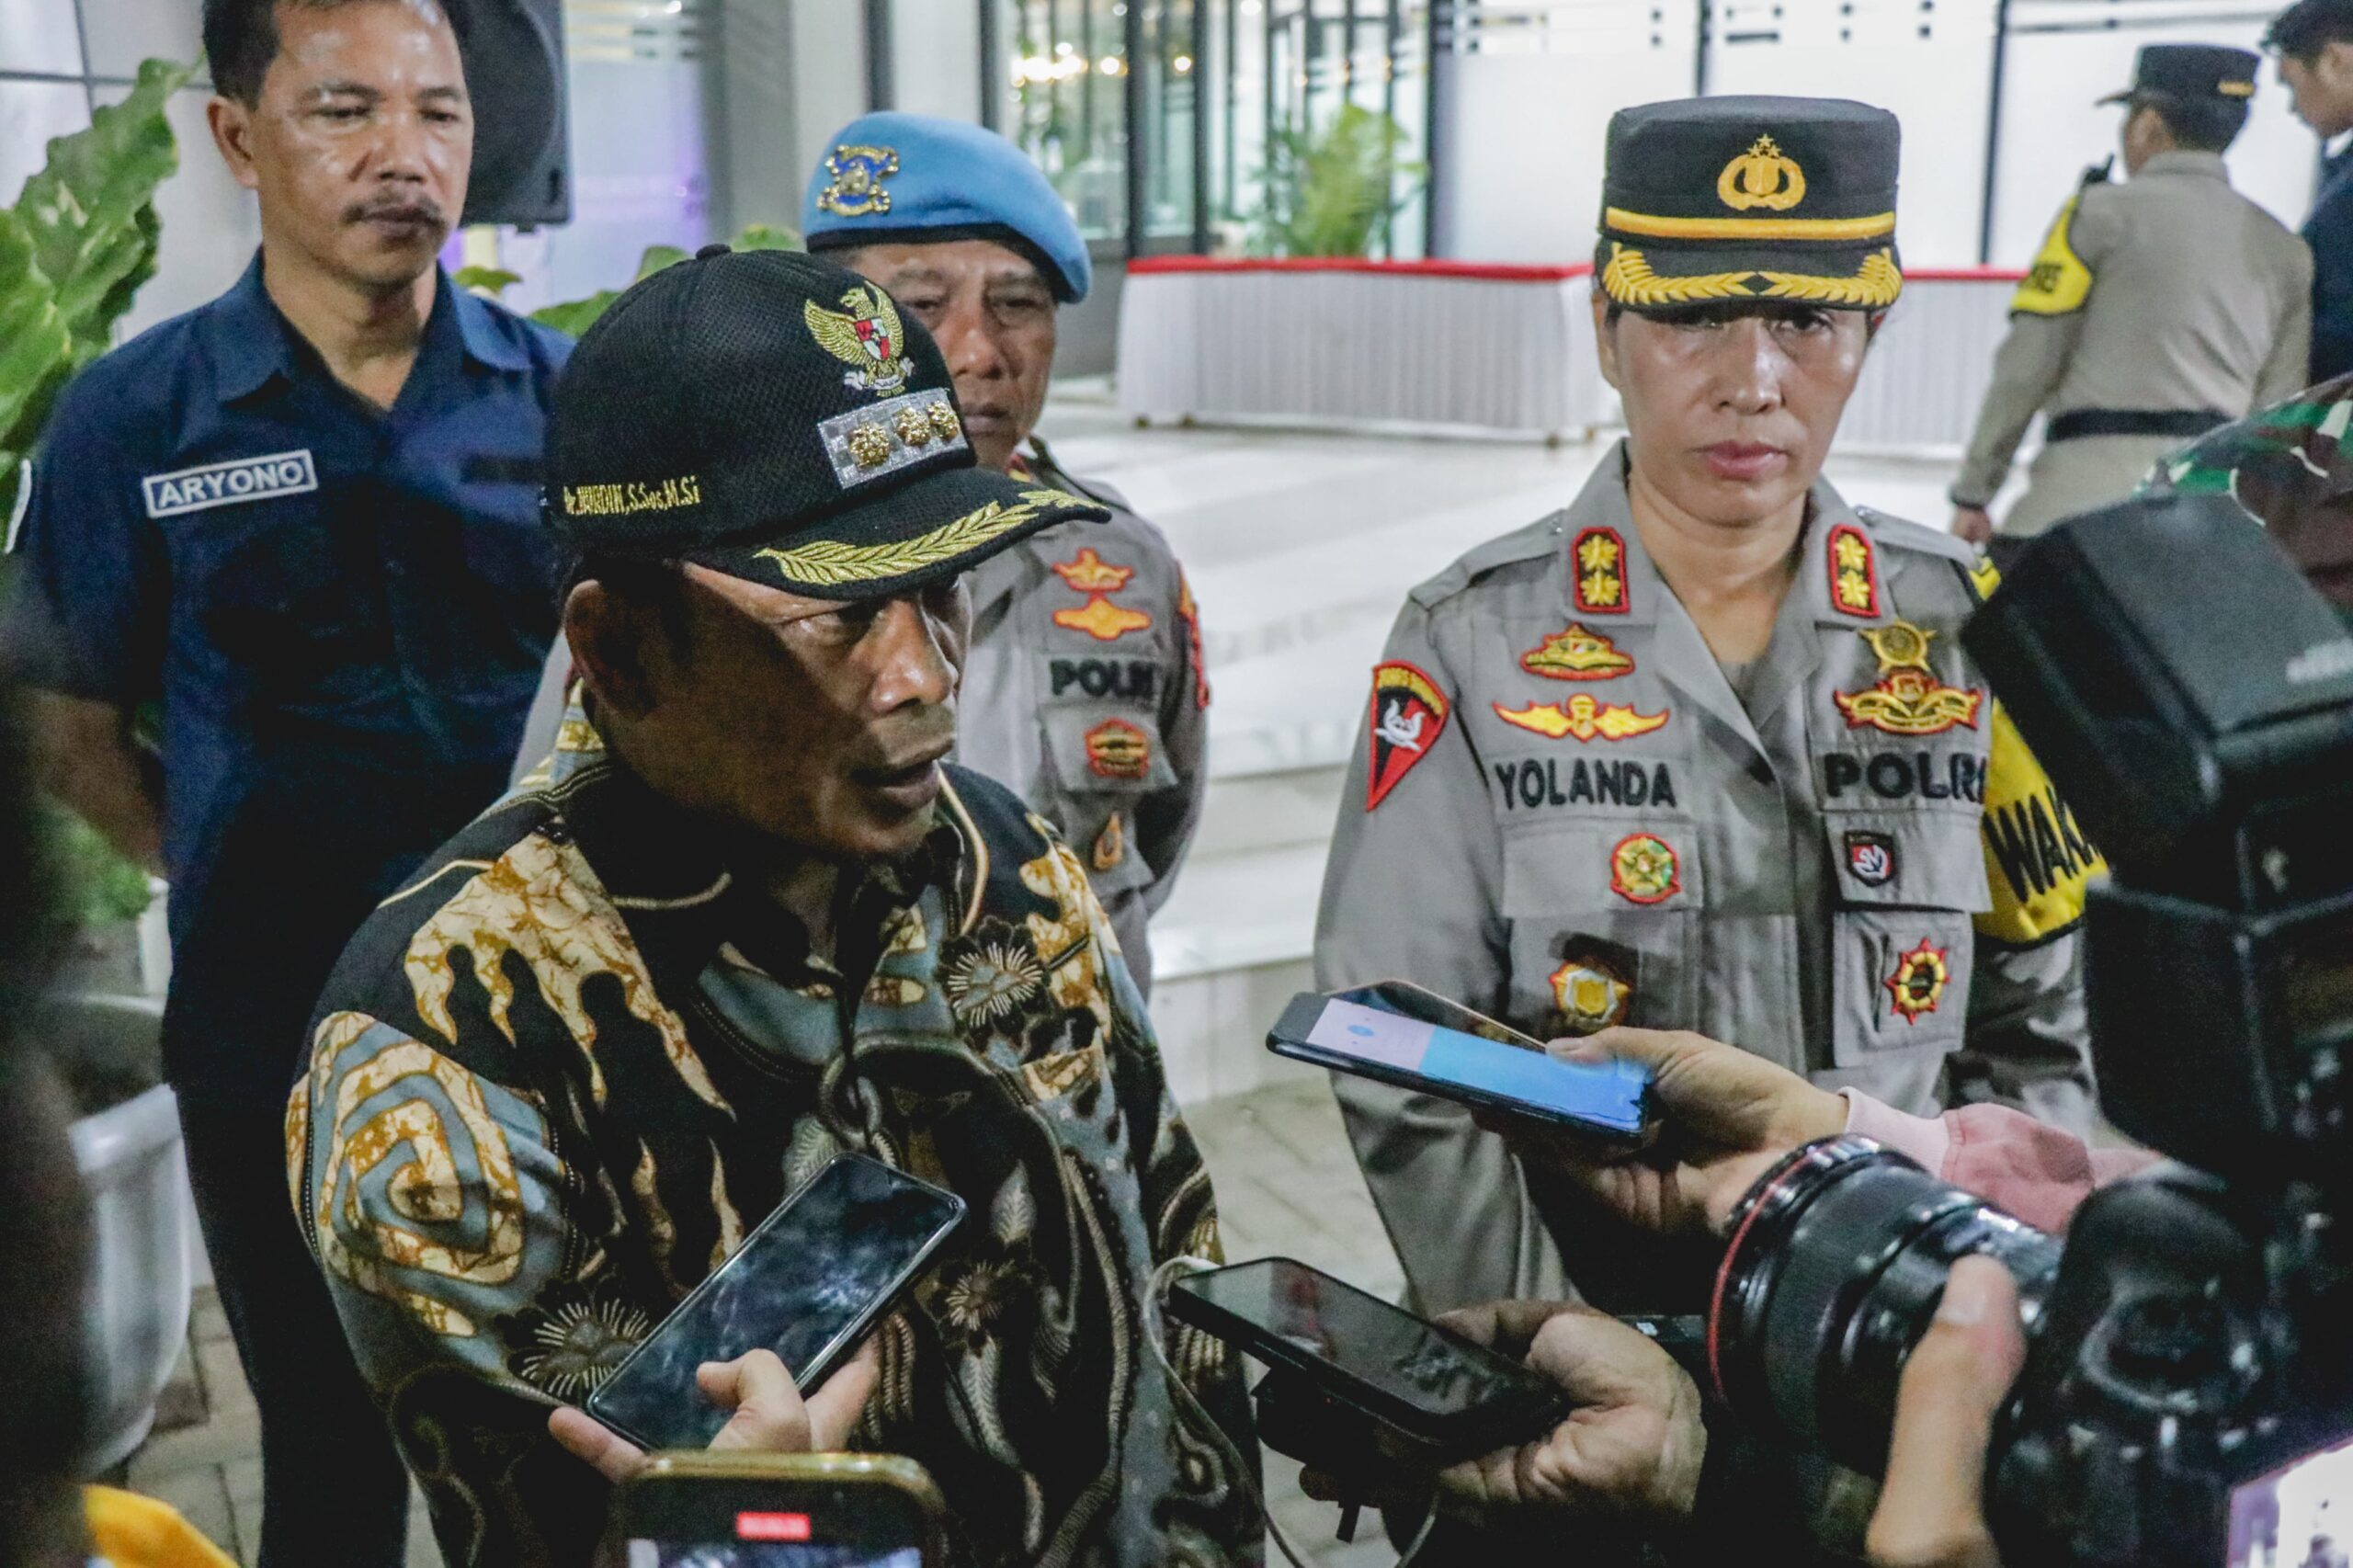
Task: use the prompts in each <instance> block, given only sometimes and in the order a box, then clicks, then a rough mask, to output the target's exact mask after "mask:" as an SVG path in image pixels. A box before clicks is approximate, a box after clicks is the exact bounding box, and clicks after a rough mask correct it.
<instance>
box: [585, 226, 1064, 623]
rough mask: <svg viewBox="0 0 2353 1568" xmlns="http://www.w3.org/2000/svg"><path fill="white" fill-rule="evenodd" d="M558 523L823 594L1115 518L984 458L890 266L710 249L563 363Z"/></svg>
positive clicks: (633, 299)
mask: <svg viewBox="0 0 2353 1568" xmlns="http://www.w3.org/2000/svg"><path fill="white" fill-rule="evenodd" d="M542 510H543V512H544V513H545V516H546V517H547V520H548V525H549V527H550V528H552V529H553V530H554V531H555V533H556V534H557V535H558V536H559V537H560V538H562V539H563V541H564V542H565V543H567V544H569V545H571V546H573V547H574V549H577V550H581V551H590V552H594V553H598V554H605V555H618V556H624V557H634V558H639V559H675V560H682V561H690V562H696V563H697V564H699V565H703V566H709V567H710V568H712V569H713V570H715V571H720V572H725V573H727V574H730V575H732V576H736V577H741V578H743V579H744V580H745V582H748V583H757V584H759V585H762V586H763V587H770V588H783V589H787V590H789V591H790V592H792V593H796V594H806V595H809V596H811V597H816V598H826V599H865V598H879V597H884V596H887V595H892V594H897V593H903V592H904V591H906V590H907V589H910V588H915V587H920V586H923V585H926V584H928V583H935V582H938V581H939V580H940V579H942V578H946V577H952V576H954V575H956V574H959V573H961V572H964V571H968V570H970V569H971V568H972V567H973V566H975V565H977V564H979V563H980V562H983V561H984V560H986V559H987V558H988V557H990V556H992V555H995V554H996V553H997V552H998V551H1002V550H1004V549H1006V547H1007V546H1009V545H1012V544H1014V543H1017V542H1018V541H1019V540H1023V539H1026V538H1027V537H1029V535H1030V534H1033V533H1036V532H1038V531H1039V530H1040V529H1042V528H1051V527H1053V526H1054V525H1055V524H1057V523H1063V522H1069V521H1072V520H1074V519H1081V518H1083V519H1086V520H1088V521H1093V522H1101V521H1103V520H1105V519H1106V518H1108V517H1109V516H1110V514H1109V513H1108V512H1106V511H1105V510H1104V509H1103V508H1102V507H1100V506H1096V505H1095V504H1094V503H1093V502H1091V501H1087V500H1085V499H1083V498H1081V497H1079V496H1076V495H1072V494H1066V493H1065V492H1063V491H1060V490H1055V489H1052V488H1051V487H1049V486H1047V485H1044V484H1040V483H1036V482H1035V481H1021V480H1015V479H1010V478H1007V477H1006V475H1004V474H1000V473H995V472H990V471H988V470H986V469H983V468H980V467H978V466H976V465H975V461H974V459H973V456H972V446H971V444H970V443H969V442H967V441H966V440H965V438H964V427H963V416H962V414H961V411H960V410H959V409H958V408H957V406H956V394H955V392H954V390H953V388H952V387H951V385H950V384H949V373H948V365H947V362H946V361H945V360H944V359H943V358H941V357H940V353H939V349H938V347H937V346H936V345H935V344H934V343H933V342H932V340H931V335H930V334H929V333H927V332H926V331H925V330H924V328H923V324H921V323H920V322H917V321H915V320H913V319H911V318H908V317H905V316H903V315H902V314H901V313H900V312H899V309H898V306H897V305H896V304H895V303H893V301H892V299H891V296H890V295H889V294H887V293H885V292H884V291H883V290H882V289H881V286H880V285H879V284H873V283H869V282H867V281H866V280H865V279H864V278H860V277H858V274H856V273H854V272H850V271H847V270H845V269H844V268H842V267H837V266H835V265H834V264H833V263H831V262H828V261H823V260H820V259H818V258H817V257H814V256H802V255H799V254H797V253H793V252H787V251H746V252H742V253H733V252H730V251H729V250H728V249H727V248H726V247H725V246H724V245H711V246H707V247H705V249H704V250H703V251H702V253H701V254H699V255H698V256H696V257H695V258H694V259H693V260H691V261H686V262H681V263H679V264H678V265H676V266H675V267H665V268H664V269H663V270H662V271H660V272H657V273H655V274H654V275H653V276H652V277H650V278H645V279H643V280H642V281H641V282H639V283H637V284H635V285H633V286H632V287H631V289H630V290H628V291H627V292H626V293H624V294H622V295H621V297H620V299H619V300H617V301H614V302H613V305H612V307H611V308H610V309H609V310H608V311H607V312H605V313H604V315H603V316H601V317H600V318H598V320H597V324H596V325H594V326H592V327H590V328H589V329H588V331H587V332H586V334H585V335H583V336H582V337H581V339H580V342H579V345H578V347H575V348H574V350H573V354H572V358H571V361H570V363H568V364H567V365H566V366H565V367H564V371H563V375H562V376H561V377H560V378H559V379H558V380H557V382H556V389H555V408H554V411H553V414H552V416H551V419H550V421H549V429H548V455H547V492H546V497H545V501H544V503H543V506H542Z"/></svg>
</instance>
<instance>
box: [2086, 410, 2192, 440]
mask: <svg viewBox="0 0 2353 1568" xmlns="http://www.w3.org/2000/svg"><path fill="white" fill-rule="evenodd" d="M2230 422H2231V416H2230V415H2227V414H2224V413H2222V412H2221V411H2220V410H2217V409H2211V408H2078V409H2075V410H2074V411H2072V412H2070V413H2066V414H2062V415H2058V416H2057V417H2056V418H2054V419H2052V421H2051V426H2050V428H2049V429H2047V430H2045V431H2043V433H2042V438H2043V439H2044V440H2045V441H2075V440H2081V439H2082V438H2083V437H2086V436H2169V437H2173V438H2174V439H2176V440H2179V441H2187V440H2188V439H2190V438H2191V437H2195V436H2203V435H2204V434H2206V432H2207V431H2209V430H2211V429H2213V428H2214V427H2215V426H2221V425H2228V424H2229V423H2230Z"/></svg>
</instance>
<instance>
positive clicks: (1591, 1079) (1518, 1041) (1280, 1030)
mask: <svg viewBox="0 0 2353 1568" xmlns="http://www.w3.org/2000/svg"><path fill="white" fill-rule="evenodd" d="M1411 993H1418V995H1415V994H1411ZM1433 1004H1435V1005H1436V1006H1433ZM1407 1007H1412V1008H1413V1009H1415V1012H1414V1013H1413V1014H1409V1013H1408V1012H1406V1011H1405V1010H1404V1009H1405V1008H1407ZM1449 1009H1450V1010H1451V1012H1452V1014H1453V1015H1454V1016H1453V1017H1452V1018H1451V1021H1450V1022H1438V1021H1434V1018H1433V1017H1432V1016H1431V1015H1434V1014H1435V1015H1437V1016H1438V1017H1447V1016H1448V1010H1449ZM1416 1015H1418V1016H1416ZM1457 1025H1468V1026H1469V1027H1456V1026H1457ZM1474 1031H1475V1032H1474ZM1267 1050H1269V1051H1273V1052H1275V1053H1276V1054H1277V1055H1279V1056H1289V1057H1291V1058H1294V1059H1295V1060H1297V1061H1301V1062H1313V1063H1314V1064H1316V1065H1317V1066H1319V1067H1328V1068H1331V1069H1332V1070H1333V1071H1335V1072H1338V1073H1348V1074H1354V1075H1356V1076H1358V1077H1360V1078H1371V1079H1374V1080H1376V1081H1377V1082H1380V1083H1383V1084H1393V1085H1397V1086H1398V1087H1399V1088H1403V1089H1412V1090H1414V1091H1415V1092H1416V1093H1418V1094H1426V1095H1431V1096H1436V1097H1438V1098H1439V1099H1445V1100H1452V1101H1454V1102H1455V1103H1457V1104H1458V1105H1465V1106H1469V1107H1471V1108H1473V1109H1478V1110H1492V1111H1499V1112H1502V1113H1504V1114H1506V1115H1511V1116H1521V1117H1527V1118H1529V1119H1533V1120H1536V1121H1541V1122H1545V1123H1547V1124H1549V1125H1552V1126H1554V1127H1560V1128H1565V1129H1567V1130H1569V1131H1574V1132H1577V1133H1579V1134H1582V1135H1584V1136H1586V1137H1587V1138H1590V1139H1592V1140H1594V1141H1595V1142H1598V1143H1601V1144H1604V1145H1606V1146H1608V1147H1609V1148H1611V1149H1615V1150H1625V1151H1631V1150H1634V1149H1639V1148H1642V1147H1643V1146H1644V1145H1645V1144H1647V1143H1648V1142H1650V1140H1651V1137H1652V1135H1653V1133H1654V1131H1656V1119H1655V1117H1654V1115H1653V1113H1652V1109H1651V1104H1650V1088H1651V1075H1650V1069H1649V1068H1647V1067H1644V1066H1643V1065H1642V1064H1641V1063H1639V1062H1597V1063H1586V1062H1562V1061H1559V1060H1557V1059H1556V1058H1554V1057H1552V1056H1551V1055H1550V1054H1548V1053H1547V1052H1546V1051H1545V1050H1544V1048H1543V1047H1542V1046H1540V1045H1538V1044H1537V1043H1536V1042H1535V1041H1534V1040H1529V1039H1528V1037H1526V1036H1525V1035H1522V1034H1519V1033H1518V1032H1517V1031H1516V1030H1513V1029H1510V1028H1506V1026H1504V1025H1502V1024H1498V1023H1495V1021H1494V1020H1493V1019H1491V1018H1486V1017H1481V1016H1480V1015H1479V1014H1476V1013H1472V1012H1471V1011H1470V1009H1468V1008H1465V1007H1462V1006H1461V1005H1460V1004H1457V1003H1451V1002H1447V1001H1445V1000H1444V999H1443V998H1441V997H1438V996H1434V995H1432V994H1430V993H1428V992H1426V991H1420V990H1419V988H1418V987H1412V986H1404V984H1403V983H1401V982H1395V981H1392V982H1387V983H1383V984H1382V985H1380V986H1368V987H1366V988H1364V989H1363V990H1361V991H1357V992H1340V993H1337V994H1333V995H1330V996H1324V995H1318V994H1315V993H1314V992H1312V991H1305V992H1302V993H1300V994H1298V995H1296V996H1294V997H1292V998H1291V1000H1290V1006H1287V1007H1285V1008H1284V1009H1283V1015H1282V1017H1280V1018H1279V1019H1278V1020H1277V1021H1276V1023H1275V1027H1274V1029H1273V1030H1272V1031H1271V1032H1270V1033H1269V1034H1268V1035H1267Z"/></svg>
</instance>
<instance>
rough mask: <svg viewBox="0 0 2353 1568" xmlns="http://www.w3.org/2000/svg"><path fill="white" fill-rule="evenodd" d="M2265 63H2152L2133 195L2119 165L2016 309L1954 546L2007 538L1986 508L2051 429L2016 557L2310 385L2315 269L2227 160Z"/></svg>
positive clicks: (2146, 60)
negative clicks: (2030, 429)
mask: <svg viewBox="0 0 2353 1568" xmlns="http://www.w3.org/2000/svg"><path fill="white" fill-rule="evenodd" d="M2257 64H2258V61H2257V59H2256V56H2255V55H2254V54H2252V53H2250V52H2248V51H2245V50H2243V49H2224V48H2220V47H2215V46H2211V45H2206V44H2174V43H2163V44H2151V45H2149V46H2148V47H2146V48H2144V49H2143V50H2142V51H2141V54H2140V60H2139V63H2138V66H2137V68H2136V69H2135V71H2134V73H2133V81H2132V85H2131V87H2129V88H2127V89H2126V90H2125V91H2123V92H2121V93H2118V94H2116V95H2114V96H2113V97H2109V98H2105V99H2102V100H2101V101H2102V102H2104V103H2120V104H2123V105H2124V106H2125V111H2124V127H2123V153H2124V169H2125V173H2126V174H2127V175H2128V176H2131V177H2130V178H2129V179H2128V180H2127V182H2126V183H2124V184H2122V185H2111V184H2109V181H2108V169H2107V165H2101V166H2100V167H2099V168H2098V169H2097V170H2095V171H2093V172H2092V173H2091V174H2090V175H2088V176H2086V178H2085V181H2084V185H2083V188H2082V189H2080V190H2079V191H2077V192H2076V193H2075V195H2074V196H2072V197H2070V198H2068V199H2067V201H2066V204H2065V205H2064V206H2063V207H2061V208H2060V210H2059V216H2058V218H2057V219H2056V220H2055V221H2054V222H2052V225H2051V232H2050V233H2049V234H2048V235H2047V236H2046V237H2045V238H2044V240H2043V242H2042V249H2041V251H2040V253H2039V254H2038V255H2037V256H2035V259H2034V264H2033V266H2032V267H2030V268H2029V271H2028V273H2027V276H2026V279H2025V281H2024V282H2022V283H2021V284H2020V285H2019V286H2018V293H2017V295H2016V296H2015V297H2014V298H2013V299H2012V301H2011V302H2010V331H2009V335H2008V336H2007V337H2006V338H2005V339H2004V340H2003V343H2002V347H2001V349H2000V351H1999V352H1998V354H1997V355H1996V356H1995V361H1994V381H1993V385H1992V386H1990V387H1988V388H1987V389H1986V392H1985V402H1984V407H1983V408H1982V409H1981V410H1980V412H1979V414H1978V416H1977V428H1976V431H1975V433H1974V434H1973V435H1972V437H1970V442H1969V450H1968V453H1967V455H1966V456H1965V458H1964V459H1963V460H1962V462H1961V474H1960V476H1959V477H1958V478H1957V479H1956V480H1955V481H1954V482H1953V486H1952V492H1951V499H1952V503H1953V508H1954V510H1953V522H1952V528H1953V532H1955V533H1956V534H1958V535H1960V536H1961V538H1962V539H1964V540H1968V541H1969V542H1971V543H1972V544H1977V545H1984V544H1985V543H1986V542H1987V541H1988V540H1989V539H1991V538H1992V537H1993V533H1994V523H1993V519H1992V517H1990V516H1989V515H1988V514H1987V512H1986V508H1987V507H1988V506H1991V505H1992V503H1993V500H1994V495H1995V492H1997V491H1999V490H2000V489H2001V488H2002V483H2003V481H2004V480H2005V479H2006V478H2007V477H2008V475H2009V471H2010V460H2011V457H2012V456H2013V454H2015V453H2016V452H2017V450H2018V442H2019V440H2020V439H2021V438H2022V437H2024V436H2025V434H2026V430H2027V426H2028V425H2029V422H2031V421H2032V419H2033V418H2034V416H2035V415H2036V414H2038V413H2040V414H2043V415H2048V416H2049V423H2048V425H2047V426H2046V427H2045V430H2044V434H2043V445H2042V450H2041V452H2040V455H2038V456H2037V457H2036V459H2035V460H2034V465H2033V468H2032V469H2031V471H2030V473H2029V484H2028V489H2027V493H2026V494H2025V495H2024V496H2023V497H2021V498H2020V499H2019V501H2018V504H2017V505H2016V506H2012V507H2011V508H2010V509H2009V512H2008V513H2007V515H2006V516H2005V517H2003V519H2002V524H2001V532H2002V535H2003V537H2004V538H2006V539H2023V538H2026V537H2029V536H2030V535H2033V534H2037V533H2040V532H2041V531H2042V530H2043V529H2044V528H2048V527H2050V526H2051V525H2052V523H2054V522H2057V521H2058V520H2059V519H2060V518H2062V517H2072V516H2074V515H2075V513H2078V512H2083V511H2087V510H2089V509H2090V508H2092V507H2094V506H2103V505H2105V504H2106V503H2108V502H2110V501H2114V500H2117V499H2120V497H2122V496H2125V495H2128V494H2131V491H2132V488H2133V486H2134V485H2135V484H2136V483H2139V481H2140V480H2141V478H2142V476H2143V475H2144V474H2145V473H2147V472H2148V471H2149V467H2150V465H2151V464H2152V463H2154V462H2155V461H2156V460H2157V459H2158V458H2160V457H2162V456H2164V455H2165V453H2166V452H2168V451H2170V450H2172V449H2174V448H2176V447H2178V446H2181V445H2183V444H2184V443H2186V442H2188V441H2190V440H2193V439H2195V438H2196V437H2199V436H2201V435H2203V434H2205V433H2206V432H2207V431H2209V430H2211V429H2213V428H2215V427H2216V426H2221V425H2223V424H2226V423H2228V422H2229V421H2231V420H2233V419H2236V418H2238V417H2239V416H2240V415H2244V414H2245V413H2246V411H2247V410H2248V409H2250V408H2256V407H2261V406H2263V405H2265V404H2268V403H2276V402H2278V401H2279V399H2281V398H2284V397H2286V396H2288V395H2289V394H2290V392H2294V391H2296V390H2297V389H2298V388H2299V387H2301V386H2302V385H2303V384H2304V354H2305V348H2306V347H2307V343H2308V340H2309V338H2310V335H2311V311H2312V276H2313V257H2312V253H2311V252H2310V251H2309V250H2308V249H2307V248H2306V247H2305V245H2304V243H2303V241H2302V240H2300V239H2298V238H2297V237H2296V236H2295V235H2294V234H2292V233H2290V232H2289V231H2288V230H2287V229H2285V228H2283V227H2282V226H2281V225H2280V223H2279V221H2278V220H2277V219H2275V218H2273V217H2272V216H2271V215H2270V214H2269V213H2268V212H2266V211H2265V210H2263V209H2262V208H2260V207H2258V206H2256V204H2255V203H2254V202H2252V201H2250V200H2248V199H2246V198H2245V197H2244V196H2241V195H2240V194H2239V193H2238V192H2237V191H2235V190H2234V189H2232V188H2231V181H2230V175H2229V172H2228V171H2227V170H2226V169H2224V167H2223V166H2222V151H2223V149H2224V148H2226V147H2228V146H2229V145H2230V144H2231V142H2232V141H2233V140H2234V139H2235V138H2236V137H2237V135H2238V133H2239V131H2240V129H2241V128H2242V127H2243V126H2245V124H2246V116H2247V105H2248V103H2249V101H2250V100H2251V99H2252V98H2253V97H2254V96H2255V90H2256V82H2255V76H2256V65H2257Z"/></svg>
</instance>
